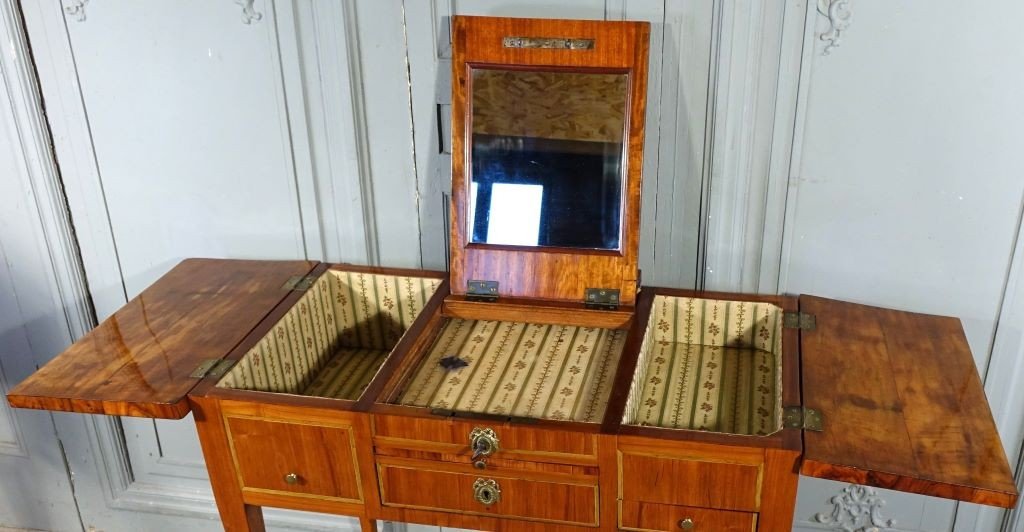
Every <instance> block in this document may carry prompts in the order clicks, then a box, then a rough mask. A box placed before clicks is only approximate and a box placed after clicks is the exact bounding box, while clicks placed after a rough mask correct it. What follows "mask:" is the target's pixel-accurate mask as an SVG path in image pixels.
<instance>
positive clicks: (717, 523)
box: [619, 501, 757, 532]
mask: <svg viewBox="0 0 1024 532" xmlns="http://www.w3.org/2000/svg"><path fill="white" fill-rule="evenodd" d="M756 525H757V514H753V513H748V512H730V511H726V510H708V509H707V508H691V507H689V506H669V505H665V504H654V503H649V502H630V501H619V527H620V528H622V529H623V530H645V531H646V530H652V531H654V530H657V531H669V530H672V531H679V532H681V531H685V530H689V531H691V532H752V531H754V530H755V527H756Z"/></svg>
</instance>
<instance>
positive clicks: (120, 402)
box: [7, 259, 316, 419]
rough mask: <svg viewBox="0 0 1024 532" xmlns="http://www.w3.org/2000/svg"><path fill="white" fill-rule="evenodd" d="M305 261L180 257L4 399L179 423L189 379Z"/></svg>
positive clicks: (308, 265) (268, 304)
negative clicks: (143, 288) (133, 296)
mask: <svg viewBox="0 0 1024 532" xmlns="http://www.w3.org/2000/svg"><path fill="white" fill-rule="evenodd" d="M315 265H316V263H315V262H308V261H248V260H223V259H187V260H185V261H183V262H181V263H180V264H178V265H177V266H175V267H174V269H172V270H171V271H170V272H168V273H167V274H166V275H164V276H163V277H161V278H160V279H159V280H158V281H157V282H156V283H154V284H153V285H152V286H150V287H149V288H147V289H146V290H145V291H143V292H142V293H141V294H139V296H138V297H136V298H135V299H132V300H131V301H130V302H128V304H127V305H125V306H124V307H123V308H121V309H120V310H118V311H117V312H116V313H114V315H113V316H111V317H110V318H108V319H107V320H105V321H104V322H103V323H101V324H100V325H99V326H98V327H96V328H95V329H93V330H92V331H91V332H89V333H88V334H86V335H85V336H84V337H82V338H81V339H80V340H78V341H77V342H75V343H74V344H73V345H72V346H71V347H69V348H68V349H67V350H66V351H64V352H63V353H61V354H60V355H58V356H57V357H56V358H55V359H53V360H51V361H50V362H49V363H48V364H46V365H45V366H43V367H42V368H40V369H39V371H37V372H36V373H35V374H33V375H32V376H30V377H29V378H28V379H26V380H25V381H24V382H22V383H21V384H19V385H18V386H15V387H14V389H12V390H11V391H10V393H9V394H8V396H7V399H8V401H9V402H10V403H11V405H12V406H15V407H20V408H37V409H44V410H61V411H67V412H81V413H88V414H109V415H119V416H138V417H154V418H168V419H180V418H182V417H184V416H185V415H186V414H187V413H188V412H189V403H188V401H186V400H185V395H186V394H187V393H188V392H189V390H191V389H192V387H193V386H195V385H196V383H197V382H198V379H194V378H191V377H190V376H189V375H190V374H191V373H192V371H193V370H194V369H195V368H196V366H198V365H199V363H200V362H202V361H203V360H206V359H220V358H223V357H224V356H225V355H227V354H228V352H230V351H231V350H232V348H234V347H235V345H237V344H238V343H239V342H240V341H241V340H242V339H243V338H244V337H245V336H246V335H247V334H248V333H249V331H250V330H252V329H253V327H255V326H256V324H257V323H259V322H260V320H262V319H263V317H264V316H266V315H267V313H269V312H270V311H271V309H273V308H274V306H275V305H276V304H277V303H278V302H279V301H280V300H281V299H283V298H284V297H285V296H287V295H288V294H289V293H290V291H289V290H285V289H283V288H282V285H284V283H285V282H286V281H287V280H288V279H289V278H290V277H292V276H296V275H305V274H306V273H308V272H309V271H310V270H311V269H312V268H313V267H314V266H315Z"/></svg>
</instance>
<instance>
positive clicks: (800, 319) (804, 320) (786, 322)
mask: <svg viewBox="0 0 1024 532" xmlns="http://www.w3.org/2000/svg"><path fill="white" fill-rule="evenodd" d="M782 326H783V327H785V328H786V329H800V330H801V331H813V330H814V328H815V327H817V326H818V319H817V318H815V317H814V314H807V313H806V312H784V313H782Z"/></svg>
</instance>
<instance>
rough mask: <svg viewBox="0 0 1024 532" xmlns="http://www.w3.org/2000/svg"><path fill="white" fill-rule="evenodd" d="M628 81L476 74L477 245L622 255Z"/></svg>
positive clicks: (473, 213) (473, 200) (620, 77)
mask: <svg viewBox="0 0 1024 532" xmlns="http://www.w3.org/2000/svg"><path fill="white" fill-rule="evenodd" d="M628 83H629V79H628V75H627V74H625V73H592V72H568V71H550V70H548V71H541V70H498V69H487V68H474V69H473V71H472V102H471V103H472V117H471V127H472V135H471V142H472V147H471V150H472V151H471V157H470V161H471V172H472V173H471V174H470V175H471V181H470V190H469V193H470V198H469V200H470V201H469V205H470V209H469V232H470V238H469V241H470V242H473V243H478V244H505V245H517V246H557V247H571V248H591V249H619V240H620V238H621V221H622V193H623V183H624V177H623V175H622V170H623V161H622V159H623V145H624V141H623V138H624V135H625V124H626V108H627V101H626V100H627V90H628Z"/></svg>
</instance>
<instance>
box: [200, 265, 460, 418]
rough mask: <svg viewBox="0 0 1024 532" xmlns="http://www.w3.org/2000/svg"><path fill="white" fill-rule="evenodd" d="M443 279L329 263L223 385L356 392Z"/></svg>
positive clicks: (332, 393) (305, 392) (333, 394)
mask: <svg viewBox="0 0 1024 532" xmlns="http://www.w3.org/2000/svg"><path fill="white" fill-rule="evenodd" d="M439 284H440V279H433V278H420V277H405V276H392V275H383V274H370V273H358V272H346V271H338V270H327V271H326V272H325V273H324V274H323V275H321V276H320V278H318V279H317V280H316V282H315V283H314V284H313V286H312V287H310V288H309V289H308V290H307V291H306V293H305V294H304V295H303V296H302V297H301V298H300V299H299V301H298V302H297V303H296V304H295V305H294V306H293V307H292V308H291V309H290V310H289V311H288V312H287V313H286V314H285V315H284V316H283V317H282V318H281V319H280V320H279V321H278V322H277V323H276V324H275V325H274V326H273V327H272V328H271V330H270V332H269V333H267V335H266V336H264V337H263V338H262V339H261V340H260V341H259V342H258V343H257V344H256V345H255V346H254V347H253V348H252V349H251V350H249V352H248V353H246V354H245V355H244V356H243V357H242V358H241V359H240V360H239V361H238V363H237V364H235V366H234V367H232V368H231V370H230V371H229V372H228V373H227V374H226V375H225V376H224V378H222V379H221V381H220V382H219V383H218V384H217V385H218V386H222V387H226V388H237V389H245V390H259V391H268V392H280V393H292V394H300V395H320V394H321V393H326V394H328V395H327V396H328V397H339V398H355V397H358V396H359V394H360V393H362V390H363V389H365V385H366V384H367V383H369V380H371V379H372V378H373V375H374V374H375V373H376V371H377V369H379V367H380V365H381V364H382V363H383V361H384V359H385V358H387V355H388V354H389V353H390V351H391V349H392V348H394V346H395V344H396V343H397V342H398V340H399V338H401V336H402V334H404V333H405V331H406V330H407V329H408V328H409V326H411V325H412V322H413V321H414V320H415V319H416V316H418V315H419V313H420V311H422V310H423V307H424V306H425V305H426V303H427V300H429V299H430V297H431V296H432V295H433V294H434V292H435V291H436V290H437V287H438V285H439ZM321 371H328V372H329V373H330V379H329V380H327V376H320V375H319V373H320V372H321ZM325 380H326V382H325ZM364 380H365V382H363V381H364ZM338 394H340V395H338ZM353 394H354V395H353Z"/></svg>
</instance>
